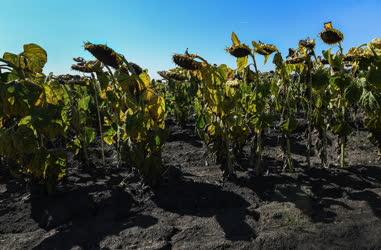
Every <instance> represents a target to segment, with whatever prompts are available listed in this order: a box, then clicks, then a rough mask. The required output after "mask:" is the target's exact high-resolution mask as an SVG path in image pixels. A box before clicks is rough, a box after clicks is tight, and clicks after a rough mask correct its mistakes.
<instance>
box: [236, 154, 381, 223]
mask: <svg viewBox="0 0 381 250" xmlns="http://www.w3.org/2000/svg"><path fill="white" fill-rule="evenodd" d="M267 160H270V161H272V162H276V161H274V160H271V158H269V159H267ZM234 183H235V184H237V185H239V186H241V187H247V188H250V189H251V190H253V192H254V193H255V194H256V195H258V197H259V198H260V199H261V200H262V201H265V202H274V201H275V202H291V203H294V204H295V207H296V208H298V209H299V210H301V211H302V212H303V213H304V214H305V215H307V216H308V217H309V218H310V219H311V221H312V222H314V223H316V222H323V223H331V222H333V221H334V220H335V217H336V216H337V214H336V213H334V212H333V211H330V210H329V208H330V207H331V206H341V207H342V208H344V209H347V210H354V209H355V208H352V207H350V206H349V205H347V204H346V203H345V202H342V201H340V200H338V199H340V198H346V199H348V200H357V201H365V202H367V203H368V205H369V206H370V208H371V209H372V211H373V213H374V215H375V216H376V217H378V218H381V197H380V196H379V195H377V194H376V193H375V192H373V191H370V190H366V189H370V188H377V187H381V169H380V168H379V167H377V166H352V167H350V168H348V169H322V168H316V167H312V168H310V169H305V168H297V169H296V173H290V174H270V175H267V176H261V177H258V176H249V175H244V176H242V177H239V178H237V179H236V180H234Z"/></svg>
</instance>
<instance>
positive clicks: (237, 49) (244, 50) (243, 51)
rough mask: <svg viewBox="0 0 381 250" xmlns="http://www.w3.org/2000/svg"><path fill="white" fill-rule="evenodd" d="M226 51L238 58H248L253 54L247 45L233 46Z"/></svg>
mask: <svg viewBox="0 0 381 250" xmlns="http://www.w3.org/2000/svg"><path fill="white" fill-rule="evenodd" d="M226 51H227V52H229V53H230V55H232V56H234V57H237V58H240V57H245V56H248V55H250V53H251V49H250V48H249V46H247V45H246V44H238V45H232V46H230V47H229V48H227V49H226Z"/></svg>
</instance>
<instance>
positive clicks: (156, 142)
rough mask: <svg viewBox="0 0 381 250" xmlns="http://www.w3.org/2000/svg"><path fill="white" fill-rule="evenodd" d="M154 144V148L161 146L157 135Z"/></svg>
mask: <svg viewBox="0 0 381 250" xmlns="http://www.w3.org/2000/svg"><path fill="white" fill-rule="evenodd" d="M155 144H156V146H160V145H161V138H160V136H159V135H156V136H155Z"/></svg>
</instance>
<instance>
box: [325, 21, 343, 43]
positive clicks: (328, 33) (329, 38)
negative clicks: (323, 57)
mask: <svg viewBox="0 0 381 250" xmlns="http://www.w3.org/2000/svg"><path fill="white" fill-rule="evenodd" d="M320 38H321V40H323V42H325V43H326V44H329V45H332V44H336V43H340V42H342V41H343V40H344V34H343V33H342V32H341V31H340V30H338V29H335V28H334V27H333V25H332V22H328V23H325V24H324V31H322V32H321V33H320Z"/></svg>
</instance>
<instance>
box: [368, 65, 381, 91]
mask: <svg viewBox="0 0 381 250" xmlns="http://www.w3.org/2000/svg"><path fill="white" fill-rule="evenodd" d="M367 81H368V82H369V83H370V84H371V85H373V86H374V87H376V88H377V89H379V90H381V69H380V68H376V67H371V68H370V70H369V72H368V75H367Z"/></svg>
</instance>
